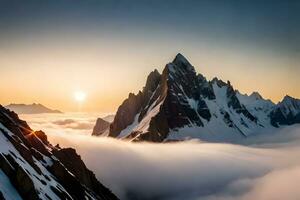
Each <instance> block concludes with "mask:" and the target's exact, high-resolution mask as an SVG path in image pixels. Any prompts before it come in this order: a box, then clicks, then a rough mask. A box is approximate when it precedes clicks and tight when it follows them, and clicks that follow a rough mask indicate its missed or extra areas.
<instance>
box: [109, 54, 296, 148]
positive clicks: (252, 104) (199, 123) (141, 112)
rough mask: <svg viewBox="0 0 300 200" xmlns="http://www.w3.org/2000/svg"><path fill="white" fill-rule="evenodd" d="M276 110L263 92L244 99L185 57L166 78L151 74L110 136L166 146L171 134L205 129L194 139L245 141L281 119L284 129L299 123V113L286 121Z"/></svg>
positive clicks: (168, 69) (125, 104)
mask: <svg viewBox="0 0 300 200" xmlns="http://www.w3.org/2000/svg"><path fill="white" fill-rule="evenodd" d="M289 105H294V107H297V106H296V105H295V104H291V103H290V104H289ZM274 106H275V104H273V103H272V102H271V101H269V100H265V99H263V98H262V97H261V95H260V94H258V93H257V92H254V93H253V94H251V95H250V96H248V95H241V94H240V93H239V92H238V91H237V90H235V89H234V88H233V86H232V85H231V83H230V82H229V81H227V83H226V82H223V81H222V80H219V79H217V78H214V79H213V80H211V81H207V80H206V78H205V77H204V76H203V75H202V74H197V73H196V72H195V69H194V67H193V66H192V65H191V64H190V63H189V61H188V60H187V59H186V58H185V57H184V56H182V55H181V54H177V56H176V57H175V59H174V60H173V61H172V62H170V63H168V64H167V65H166V66H165V68H164V70H163V72H162V74H161V75H160V74H159V72H157V70H155V71H153V72H151V73H150V74H149V76H148V78H147V81H146V85H145V87H144V88H143V90H142V91H140V92H139V93H138V94H137V95H135V94H129V97H128V98H127V99H126V100H124V102H123V103H122V104H121V106H120V107H119V108H118V111H117V113H116V116H115V120H114V121H113V122H112V124H111V125H110V132H109V136H111V137H119V138H124V139H130V140H132V141H153V142H162V141H166V139H168V138H169V136H170V132H176V131H177V130H179V129H181V128H187V129H188V128H193V129H197V130H199V131H198V132H199V137H197V134H192V135H193V137H197V138H200V139H203V138H202V136H203V135H205V134H206V135H207V136H208V135H209V134H213V135H215V134H216V133H219V132H224V131H227V133H229V134H233V135H235V136H234V137H237V138H238V137H242V138H243V137H247V136H248V135H249V134H251V133H253V131H254V130H255V131H258V130H261V129H263V128H270V127H271V128H272V127H273V128H274V126H275V125H276V123H277V122H276V119H277V121H281V124H284V123H285V124H287V122H286V121H289V122H290V123H295V122H297V121H299V118H300V114H298V113H297V114H293V115H292V116H290V115H287V116H285V117H286V118H287V119H283V118H284V117H283V116H282V113H281V112H279V111H276V112H275V111H274V112H273V113H270V111H271V110H272V109H273V107H274ZM271 119H272V121H273V122H272V124H271ZM272 125H273V126H272ZM120 133H121V134H120ZM227 135H228V134H227ZM207 136H204V138H208V137H209V136H208V137H207ZM174 137H175V138H176V135H175V136H174ZM181 137H183V138H184V136H181ZM216 137H217V136H216ZM171 138H172V137H171ZM221 138H222V137H221Z"/></svg>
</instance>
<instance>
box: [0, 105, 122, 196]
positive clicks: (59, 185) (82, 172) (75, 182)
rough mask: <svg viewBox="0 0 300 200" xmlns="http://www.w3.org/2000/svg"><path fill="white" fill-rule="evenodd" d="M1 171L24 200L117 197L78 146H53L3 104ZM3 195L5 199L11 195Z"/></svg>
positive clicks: (0, 139)
mask: <svg viewBox="0 0 300 200" xmlns="http://www.w3.org/2000/svg"><path fill="white" fill-rule="evenodd" d="M0 145H1V148H0V170H1V171H3V172H4V174H5V175H6V176H7V178H8V179H9V180H10V182H11V184H12V185H13V186H14V187H15V189H16V191H17V193H16V194H14V195H17V196H20V197H21V198H23V199H33V200H34V199H78V200H81V199H105V200H108V199H109V200H110V199H112V200H113V199H117V197H116V196H115V195H114V194H113V193H112V192H111V191H110V190H109V189H107V188H106V187H105V186H103V185H102V184H101V183H100V182H99V181H98V180H97V179H96V177H95V175H94V174H93V172H91V171H90V170H88V169H87V167H86V166H85V164H84V163H83V161H82V160H81V158H80V156H79V155H77V154H76V152H75V150H74V149H61V148H59V147H54V146H52V145H51V144H50V143H49V141H48V140H47V136H46V134H45V133H44V132H42V131H33V130H32V129H31V128H30V127H29V126H28V125H27V123H26V122H24V121H22V120H20V119H19V117H18V116H17V115H16V114H15V113H14V112H11V111H9V110H7V109H5V108H4V107H2V106H0ZM5 195H6V194H2V196H3V198H4V199H9V197H6V196H5Z"/></svg>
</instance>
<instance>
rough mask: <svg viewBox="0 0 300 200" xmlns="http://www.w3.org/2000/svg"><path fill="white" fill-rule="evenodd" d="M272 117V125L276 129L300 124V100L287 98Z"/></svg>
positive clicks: (279, 104) (272, 113)
mask: <svg viewBox="0 0 300 200" xmlns="http://www.w3.org/2000/svg"><path fill="white" fill-rule="evenodd" d="M270 116H271V123H272V124H273V125H274V126H276V127H278V126H280V125H291V124H295V123H300V99H295V98H293V97H290V96H285V97H284V98H283V100H282V101H281V102H279V103H278V105H276V107H275V109H274V110H273V111H272V112H271V114H270Z"/></svg>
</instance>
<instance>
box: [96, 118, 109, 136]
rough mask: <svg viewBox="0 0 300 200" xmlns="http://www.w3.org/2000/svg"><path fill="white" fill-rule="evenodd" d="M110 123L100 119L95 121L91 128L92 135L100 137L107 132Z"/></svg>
mask: <svg viewBox="0 0 300 200" xmlns="http://www.w3.org/2000/svg"><path fill="white" fill-rule="evenodd" d="M109 126H110V123H109V122H107V121H105V120H103V119H102V118H98V119H97V121H96V125H95V126H94V128H93V132H92V135H93V136H99V135H102V134H103V133H104V132H105V131H108V129H109Z"/></svg>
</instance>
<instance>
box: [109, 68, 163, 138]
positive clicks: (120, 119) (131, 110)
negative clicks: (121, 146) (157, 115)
mask: <svg viewBox="0 0 300 200" xmlns="http://www.w3.org/2000/svg"><path fill="white" fill-rule="evenodd" d="M159 80H160V74H159V72H158V71H157V70H154V71H153V72H151V73H150V74H149V76H148V78H147V83H146V86H145V87H144V89H143V91H139V93H138V94H137V95H135V94H132V93H130V94H129V96H128V98H127V99H125V100H124V102H123V103H122V104H121V106H120V107H119V108H118V111H117V113H116V116H115V118H114V121H113V122H112V124H111V125H110V132H109V136H111V137H117V136H118V135H119V134H120V132H121V131H122V130H123V129H125V128H126V127H127V126H128V125H130V124H131V123H132V122H133V121H134V118H135V116H136V114H137V113H139V112H140V111H141V110H142V109H143V108H145V106H147V105H146V104H148V102H149V100H150V97H151V96H152V94H153V92H154V91H155V89H156V88H157V86H158V83H159ZM144 112H145V111H144Z"/></svg>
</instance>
